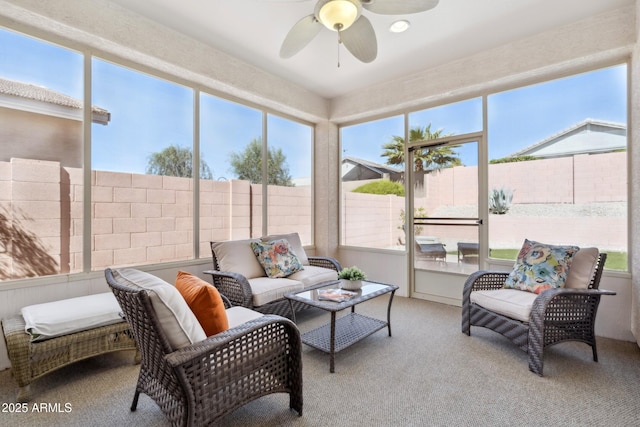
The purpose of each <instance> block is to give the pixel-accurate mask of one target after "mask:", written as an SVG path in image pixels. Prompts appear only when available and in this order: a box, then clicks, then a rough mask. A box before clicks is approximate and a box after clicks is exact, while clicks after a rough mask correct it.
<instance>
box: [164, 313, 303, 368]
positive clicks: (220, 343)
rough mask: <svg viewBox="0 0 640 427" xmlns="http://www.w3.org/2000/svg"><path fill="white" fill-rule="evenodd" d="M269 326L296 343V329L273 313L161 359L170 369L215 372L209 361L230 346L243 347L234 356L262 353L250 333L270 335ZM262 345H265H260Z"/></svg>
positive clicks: (293, 325)
mask: <svg viewBox="0 0 640 427" xmlns="http://www.w3.org/2000/svg"><path fill="white" fill-rule="evenodd" d="M271 325H277V326H278V327H282V328H283V329H284V330H285V331H286V332H285V333H286V334H287V335H291V337H292V338H293V340H294V341H298V342H299V341H300V332H299V330H298V327H297V326H296V325H295V323H293V322H292V321H290V320H289V319H287V318H285V317H282V316H278V315H275V314H265V315H264V316H261V317H259V318H257V319H254V320H250V321H248V322H245V323H243V324H242V325H239V326H236V327H235V328H231V329H227V330H226V331H223V332H220V333H219V334H216V335H212V336H210V337H208V338H207V339H205V340H202V341H200V342H197V343H194V344H191V345H188V346H186V347H183V348H181V349H179V350H176V351H174V352H173V353H170V354H167V355H166V356H165V358H166V360H167V362H168V363H169V364H170V365H171V366H172V367H174V368H176V367H180V366H182V365H187V364H202V367H201V369H197V368H196V369H195V372H200V373H202V372H203V369H204V367H205V366H206V365H207V364H208V365H212V368H210V369H212V370H213V369H215V365H216V363H213V364H211V358H213V357H215V355H216V354H222V353H224V352H225V351H226V349H227V348H228V347H230V344H232V343H233V345H234V346H240V347H242V348H243V350H242V351H240V352H239V353H238V354H250V353H253V352H256V351H257V352H264V348H262V347H261V345H256V342H255V341H254V340H255V338H253V337H252V334H253V333H257V334H261V333H264V334H273V332H272V331H271V332H270V331H269V330H270V329H271V328H270V326H271ZM263 344H268V343H267V342H264V343H263ZM220 360H222V359H220Z"/></svg>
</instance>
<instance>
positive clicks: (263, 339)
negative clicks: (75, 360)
mask: <svg viewBox="0 0 640 427" xmlns="http://www.w3.org/2000/svg"><path fill="white" fill-rule="evenodd" d="M105 276H106V278H107V282H108V284H109V286H110V287H111V289H112V291H113V293H114V294H115V296H116V299H117V300H118V302H119V304H120V306H121V307H122V310H123V312H124V315H125V318H126V320H127V321H128V322H129V324H130V326H131V331H132V332H133V336H134V338H135V340H136V342H137V343H138V346H139V348H140V351H141V356H142V362H141V366H140V374H139V377H138V383H137V386H136V390H135V394H134V398H133V403H132V405H131V410H132V411H135V410H136V407H137V402H138V396H139V395H140V393H145V394H147V395H149V396H150V397H151V398H152V399H153V400H155V402H156V403H157V404H158V406H160V408H161V410H162V411H163V413H164V414H165V415H166V416H167V418H168V419H169V420H170V421H171V423H172V424H173V425H175V426H205V425H211V424H214V423H215V421H216V420H218V419H219V418H221V417H222V416H224V415H225V414H228V413H229V412H231V411H233V410H234V409H236V408H238V407H240V406H242V405H244V404H246V403H248V402H250V401H252V400H254V399H257V398H259V397H261V396H264V395H267V394H271V393H288V394H289V406H290V408H291V409H294V410H296V411H297V412H298V414H299V415H302V360H301V357H302V356H301V342H300V334H299V331H298V329H297V327H296V326H295V324H293V322H291V321H289V320H288V319H285V318H282V317H280V316H261V317H259V318H257V319H255V320H251V321H249V322H246V323H244V324H242V325H240V326H238V327H235V328H231V329H228V330H226V331H224V332H221V333H219V334H217V335H213V336H211V337H208V338H206V339H205V340H204V341H201V342H197V343H195V344H192V345H188V346H186V347H183V348H180V349H179V350H175V351H174V350H173V349H172V347H171V344H170V343H169V340H168V338H167V335H166V334H165V333H164V331H163V329H162V326H161V324H160V320H159V318H158V315H157V314H156V311H155V310H154V308H153V306H152V302H151V297H150V295H149V293H148V291H146V290H143V289H140V288H137V287H135V285H134V286H132V285H131V284H129V283H124V282H126V281H125V280H119V279H117V278H116V277H114V274H113V272H112V271H111V270H110V269H107V270H106V271H105Z"/></svg>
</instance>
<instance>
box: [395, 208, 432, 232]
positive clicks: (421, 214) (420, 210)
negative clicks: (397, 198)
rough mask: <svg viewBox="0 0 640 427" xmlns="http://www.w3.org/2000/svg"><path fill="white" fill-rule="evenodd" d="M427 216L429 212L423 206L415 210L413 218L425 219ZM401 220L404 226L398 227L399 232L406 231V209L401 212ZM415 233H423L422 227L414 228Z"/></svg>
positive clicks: (415, 226)
mask: <svg viewBox="0 0 640 427" xmlns="http://www.w3.org/2000/svg"><path fill="white" fill-rule="evenodd" d="M426 216H427V210H426V209H425V208H423V207H422V206H420V207H417V208H413V217H414V218H424V217H426ZM400 220H401V221H402V225H399V226H398V230H402V231H406V225H405V224H406V223H407V215H406V214H405V212H404V209H401V210H400ZM413 232H414V233H415V234H420V233H422V227H421V226H419V225H414V226H413Z"/></svg>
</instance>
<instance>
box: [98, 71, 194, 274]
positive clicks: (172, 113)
mask: <svg viewBox="0 0 640 427" xmlns="http://www.w3.org/2000/svg"><path fill="white" fill-rule="evenodd" d="M92 68H93V71H92V95H93V103H94V105H99V106H101V107H102V108H106V109H107V110H108V111H109V114H110V121H109V125H108V126H104V125H102V124H96V123H94V124H93V127H92V169H93V171H92V212H93V218H92V221H93V223H92V235H93V236H92V237H93V238H92V256H91V259H92V269H94V270H97V269H102V268H105V267H108V266H124V265H139V264H151V263H159V262H165V261H175V260H182V259H190V258H193V182H192V181H193V179H192V176H193V170H192V165H193V158H192V157H193V154H192V153H193V150H192V147H193V90H191V89H189V88H186V87H183V86H180V85H177V84H174V83H171V82H167V81H165V80H161V79H159V78H156V77H151V76H149V75H147V74H143V73H140V72H137V71H133V70H131V69H128V68H124V67H121V66H118V65H115V64H112V63H110V62H106V61H103V60H100V59H93V65H92ZM203 165H204V163H203ZM201 170H202V169H201Z"/></svg>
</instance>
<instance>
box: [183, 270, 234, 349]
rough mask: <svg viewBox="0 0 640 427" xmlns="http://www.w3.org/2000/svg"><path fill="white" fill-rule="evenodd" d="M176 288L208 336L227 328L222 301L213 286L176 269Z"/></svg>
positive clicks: (227, 323)
mask: <svg viewBox="0 0 640 427" xmlns="http://www.w3.org/2000/svg"><path fill="white" fill-rule="evenodd" d="M176 289H178V291H179V292H180V294H181V295H182V297H183V298H184V300H185V301H186V302H187V305H188V306H189V308H190V309H191V311H193V314H194V315H195V316H196V319H198V322H200V325H201V326H202V329H204V332H205V333H206V334H207V336H208V337H210V336H211V335H215V334H217V333H219V332H222V331H225V330H227V329H229V321H228V320H227V312H226V311H225V309H224V303H223V302H222V298H221V297H220V294H219V293H218V290H217V289H216V288H215V287H214V286H212V285H210V284H209V283H207V282H205V281H204V280H202V279H200V278H199V277H196V276H194V275H193V274H190V273H187V272H185V271H178V276H177V277H176Z"/></svg>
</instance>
